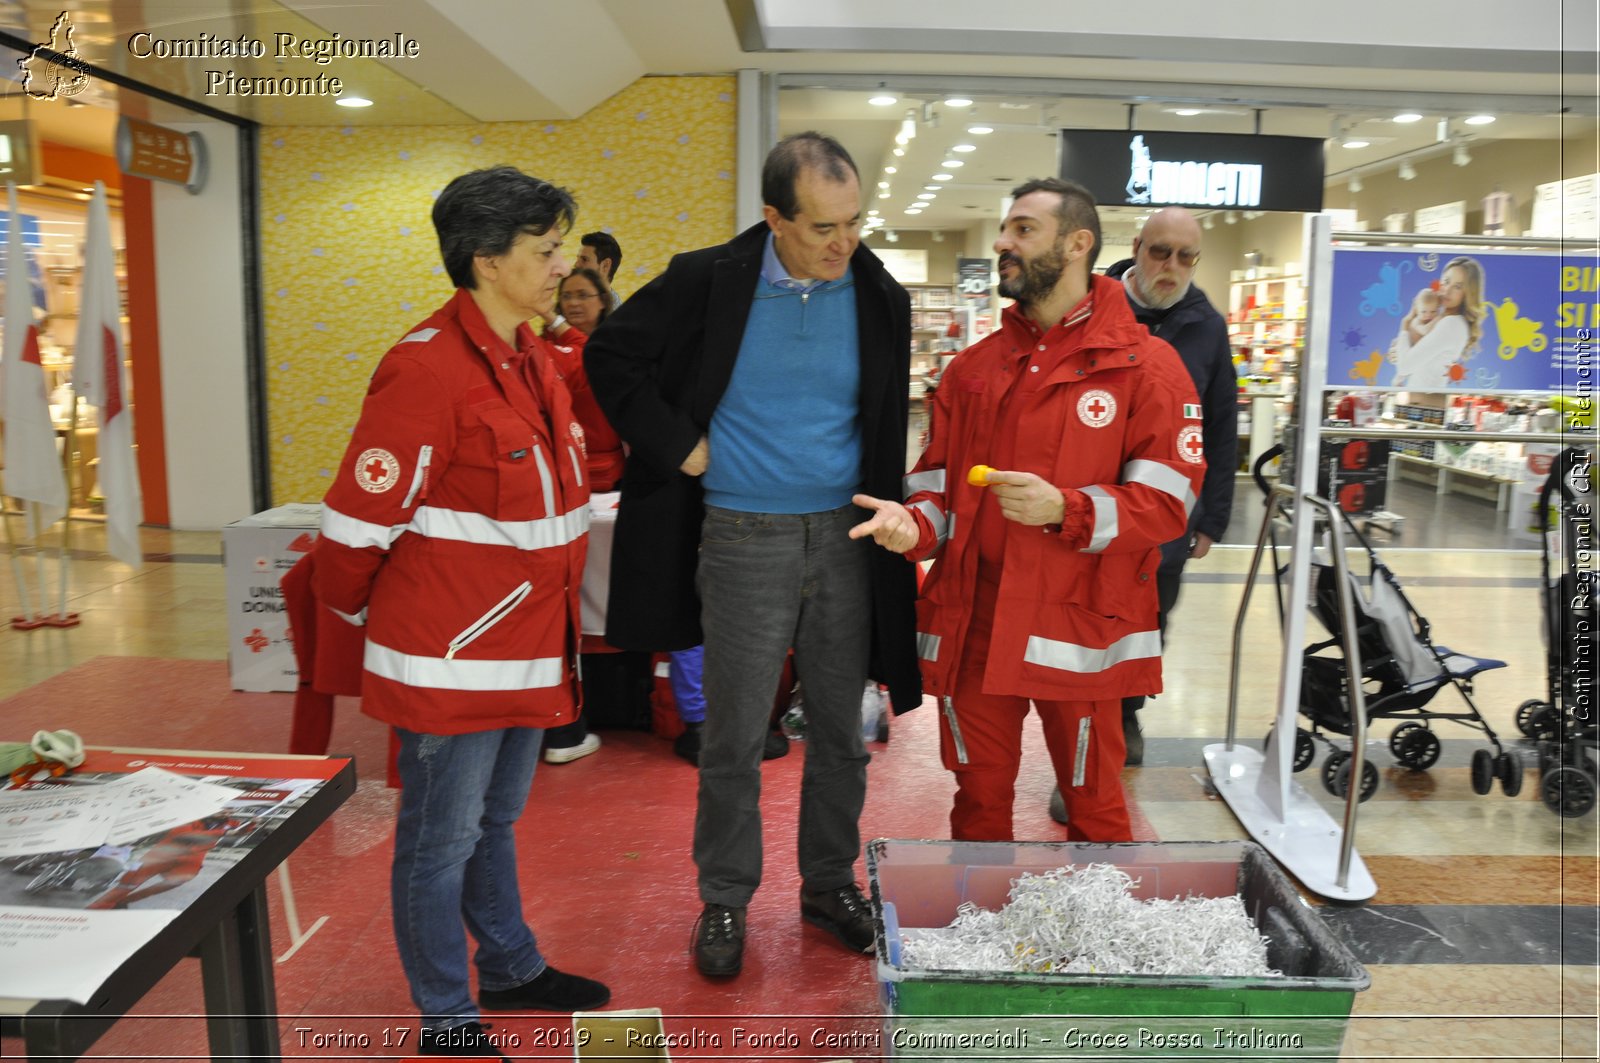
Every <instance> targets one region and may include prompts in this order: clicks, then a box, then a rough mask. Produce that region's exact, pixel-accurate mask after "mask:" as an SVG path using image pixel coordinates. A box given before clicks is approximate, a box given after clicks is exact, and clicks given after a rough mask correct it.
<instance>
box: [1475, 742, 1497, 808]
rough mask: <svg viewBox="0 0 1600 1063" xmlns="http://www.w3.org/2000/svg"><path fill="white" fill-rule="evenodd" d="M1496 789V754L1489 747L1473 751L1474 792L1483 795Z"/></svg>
mask: <svg viewBox="0 0 1600 1063" xmlns="http://www.w3.org/2000/svg"><path fill="white" fill-rule="evenodd" d="M1492 789H1494V754H1493V753H1491V752H1489V751H1488V750H1487V749H1474V750H1473V751H1472V792H1473V793H1475V794H1477V795H1478V796H1480V797H1481V796H1483V795H1484V794H1486V793H1488V792H1489V791H1490V790H1492Z"/></svg>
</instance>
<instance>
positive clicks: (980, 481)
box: [967, 465, 995, 487]
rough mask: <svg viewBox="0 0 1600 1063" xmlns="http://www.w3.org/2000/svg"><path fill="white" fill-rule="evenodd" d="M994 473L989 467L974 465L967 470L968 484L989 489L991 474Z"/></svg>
mask: <svg viewBox="0 0 1600 1063" xmlns="http://www.w3.org/2000/svg"><path fill="white" fill-rule="evenodd" d="M994 471H995V470H994V469H991V468H990V467H989V466H987V465H974V466H973V467H972V468H970V469H968V470H967V483H969V484H971V485H972V486H974V487H988V486H989V474H990V473H992V472H994Z"/></svg>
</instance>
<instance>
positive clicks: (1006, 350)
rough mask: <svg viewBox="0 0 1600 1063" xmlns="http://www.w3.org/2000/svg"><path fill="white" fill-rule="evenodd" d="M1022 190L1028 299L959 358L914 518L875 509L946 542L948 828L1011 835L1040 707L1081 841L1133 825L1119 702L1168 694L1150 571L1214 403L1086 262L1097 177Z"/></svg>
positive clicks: (932, 549)
mask: <svg viewBox="0 0 1600 1063" xmlns="http://www.w3.org/2000/svg"><path fill="white" fill-rule="evenodd" d="M1013 196H1014V197H1015V201H1014V202H1013V204H1012V206H1011V210H1010V211H1009V212H1008V213H1007V215H1006V218H1005V221H1004V223H1003V224H1002V226H1001V229H1000V238H999V239H998V240H996V241H995V244H994V248H995V252H996V253H997V254H998V255H999V256H1000V294H1001V295H1004V296H1006V297H1008V298H1010V299H1013V300H1015V302H1014V303H1013V304H1012V305H1011V306H1009V307H1007V308H1006V310H1005V312H1004V314H1003V316H1002V325H1001V328H1000V329H999V330H998V331H997V332H995V333H994V334H992V335H990V336H988V337H987V338H985V339H984V340H982V341H980V342H978V343H977V344H975V345H973V346H972V347H970V348H968V349H967V350H965V351H963V352H962V353H961V354H960V355H958V356H957V357H956V359H955V360H954V361H953V362H951V364H950V367H949V368H948V369H947V370H946V371H945V374H944V378H943V380H941V382H940V385H939V390H938V393H937V395H936V396H935V398H934V406H933V416H932V428H931V435H930V440H929V445H928V449H927V450H926V451H925V452H924V453H923V455H922V458H921V460H919V461H918V462H917V465H916V467H915V468H914V469H913V470H912V472H911V474H910V475H909V476H908V477H907V478H906V489H905V494H906V507H907V509H908V510H909V513H906V514H904V515H903V516H902V513H901V512H896V511H897V510H898V508H899V507H895V506H892V505H888V506H883V507H880V508H879V510H878V517H877V521H876V523H877V524H878V525H879V526H878V527H874V528H872V529H871V532H872V534H873V535H874V536H875V537H877V538H878V540H879V542H881V543H883V544H884V545H886V546H888V547H889V548H890V549H897V548H901V545H902V543H903V542H904V539H903V538H902V527H903V520H905V519H909V520H911V521H914V522H915V525H916V529H917V542H916V545H915V546H913V547H911V548H910V549H909V550H906V551H905V552H906V553H907V556H909V557H911V558H912V559H913V560H920V559H924V558H927V557H933V558H935V560H934V564H933V567H932V569H931V570H930V571H929V573H928V579H927V582H926V584H925V585H924V587H923V591H922V598H921V600H919V601H918V603H917V639H918V652H919V655H920V657H921V661H922V674H923V683H924V689H926V690H927V691H928V692H929V693H932V694H935V695H938V696H939V697H940V700H941V705H942V713H941V720H940V753H941V756H942V758H943V760H944V764H945V767H947V768H949V769H950V770H951V771H953V772H954V773H955V776H956V782H957V791H956V798H955V807H954V808H953V809H952V810H951V813H950V830H951V836H952V837H953V838H956V839H961V840H974V841H1003V840H1011V839H1012V821H1011V813H1012V803H1013V798H1014V788H1015V784H1016V777H1017V768H1018V765H1019V763H1020V761H1021V757H1022V722H1023V719H1024V718H1025V717H1026V716H1027V712H1028V706H1029V704H1030V702H1031V703H1032V704H1033V706H1034V707H1035V709H1036V710H1037V711H1038V713H1039V718H1040V721H1041V723H1042V725H1043V728H1044V735H1045V743H1046V745H1047V746H1048V748H1049V750H1050V759H1051V762H1052V763H1053V765H1054V766H1055V772H1056V778H1057V780H1058V782H1059V783H1060V785H1061V792H1062V793H1063V794H1064V795H1065V796H1066V803H1067V810H1068V814H1069V823H1068V826H1067V831H1068V837H1069V838H1072V839H1074V840H1082V841H1101V842H1115V841H1129V840H1131V831H1130V827H1129V823H1128V809H1127V803H1126V800H1125V798H1124V796H1123V792H1122V781H1121V770H1122V762H1123V754H1124V745H1123V736H1122V707H1121V699H1122V698H1123V697H1125V696H1128V695H1133V694H1141V693H1151V692H1155V691H1159V690H1160V689H1161V635H1160V632H1159V630H1158V628H1157V625H1156V605H1157V602H1156V579H1155V573H1156V568H1157V566H1158V565H1159V564H1160V562H1161V552H1160V549H1159V548H1160V546H1161V544H1162V543H1164V542H1168V541H1170V540H1172V539H1174V538H1177V537H1178V536H1179V535H1181V534H1183V531H1184V529H1185V527H1186V526H1187V520H1188V515H1189V512H1190V510H1191V509H1192V508H1193V507H1194V504H1195V498H1196V495H1197V493H1198V492H1199V490H1200V483H1201V479H1202V477H1203V476H1204V473H1205V459H1204V456H1203V446H1202V442H1201V438H1200V406H1199V401H1198V399H1197V398H1196V396H1195V390H1194V384H1193V383H1192V382H1191V381H1190V379H1189V374H1188V373H1187V371H1186V370H1185V369H1184V367H1183V363H1182V362H1181V361H1180V360H1179V358H1178V355H1177V354H1176V352H1174V351H1173V349H1172V348H1171V347H1170V346H1169V345H1168V344H1167V343H1165V342H1164V341H1162V340H1158V339H1154V338H1152V337H1151V336H1150V334H1149V333H1148V332H1147V331H1146V330H1145V328H1144V326H1143V325H1140V324H1139V323H1138V322H1137V321H1136V320H1134V317H1133V313H1132V311H1131V310H1130V309H1129V308H1128V300H1127V297H1126V296H1125V295H1124V294H1123V291H1122V285H1121V284H1119V283H1117V282H1115V281H1112V280H1109V279H1107V278H1105V277H1102V276H1096V275H1095V274H1093V272H1092V270H1093V267H1094V260H1095V256H1096V255H1097V254H1098V252H1099V250H1100V219H1099V215H1098V213H1097V211H1096V209H1095V203H1094V198H1093V197H1092V196H1091V195H1090V194H1089V193H1088V191H1087V190H1085V189H1084V188H1082V187H1081V186H1079V185H1076V184H1074V183H1072V182H1070V181H1062V180H1059V179H1056V178H1048V179H1043V180H1035V181H1030V182H1028V183H1027V184H1024V185H1022V186H1021V187H1020V188H1018V189H1016V191H1015V192H1014V193H1013ZM974 466H989V467H992V468H987V469H983V470H977V471H976V474H975V475H972V476H971V477H970V478H969V471H971V470H973V467H974ZM973 480H976V481H978V482H972V481H973ZM907 537H908V536H907Z"/></svg>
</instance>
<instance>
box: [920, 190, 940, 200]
mask: <svg viewBox="0 0 1600 1063" xmlns="http://www.w3.org/2000/svg"><path fill="white" fill-rule="evenodd" d="M917 198H918V199H920V200H922V201H923V202H927V201H928V200H930V199H938V198H939V196H938V194H937V193H934V192H918V193H917Z"/></svg>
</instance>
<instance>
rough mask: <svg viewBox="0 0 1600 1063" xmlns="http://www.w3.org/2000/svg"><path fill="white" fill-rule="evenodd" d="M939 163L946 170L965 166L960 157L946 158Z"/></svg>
mask: <svg viewBox="0 0 1600 1063" xmlns="http://www.w3.org/2000/svg"><path fill="white" fill-rule="evenodd" d="M939 165H940V166H943V167H944V168H945V169H946V170H954V169H957V168H958V167H962V166H965V165H966V163H964V162H962V161H961V160H960V159H946V160H944V161H943V162H941V163H940V164H939Z"/></svg>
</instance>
